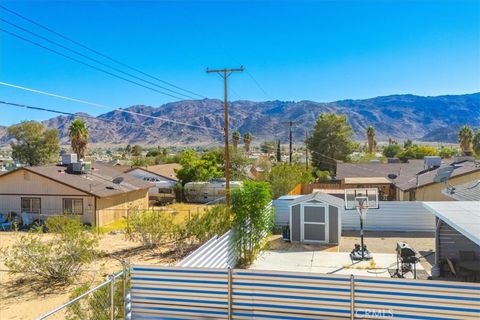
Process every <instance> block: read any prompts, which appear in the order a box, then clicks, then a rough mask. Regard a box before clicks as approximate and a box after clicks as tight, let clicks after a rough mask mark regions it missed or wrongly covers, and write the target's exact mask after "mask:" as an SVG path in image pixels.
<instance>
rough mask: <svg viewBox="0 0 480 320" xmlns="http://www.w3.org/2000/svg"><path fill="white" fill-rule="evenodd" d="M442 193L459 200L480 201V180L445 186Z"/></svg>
mask: <svg viewBox="0 0 480 320" xmlns="http://www.w3.org/2000/svg"><path fill="white" fill-rule="evenodd" d="M442 193H443V194H444V195H446V196H448V197H451V198H452V199H455V200H457V201H480V180H474V181H471V182H468V183H464V184H461V185H456V186H454V188H453V189H452V188H445V189H443V190H442Z"/></svg>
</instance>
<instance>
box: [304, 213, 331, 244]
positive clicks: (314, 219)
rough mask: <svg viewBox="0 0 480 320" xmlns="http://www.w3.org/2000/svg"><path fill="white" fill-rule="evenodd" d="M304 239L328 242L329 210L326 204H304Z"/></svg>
mask: <svg viewBox="0 0 480 320" xmlns="http://www.w3.org/2000/svg"><path fill="white" fill-rule="evenodd" d="M302 226H303V227H302V241H309V242H328V212H327V207H326V206H325V205H308V204H307V205H303V206H302Z"/></svg>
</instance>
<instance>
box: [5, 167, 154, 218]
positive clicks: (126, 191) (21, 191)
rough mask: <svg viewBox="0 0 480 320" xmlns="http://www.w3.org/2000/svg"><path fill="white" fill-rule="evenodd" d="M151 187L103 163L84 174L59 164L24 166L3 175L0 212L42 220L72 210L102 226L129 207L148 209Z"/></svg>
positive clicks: (119, 216)
mask: <svg viewBox="0 0 480 320" xmlns="http://www.w3.org/2000/svg"><path fill="white" fill-rule="evenodd" d="M115 178H118V179H115ZM113 180H115V182H116V183H114V182H113ZM149 187H150V185H149V184H148V183H147V182H145V181H142V180H140V179H137V178H135V177H132V176H130V175H126V174H121V173H119V172H118V171H117V170H115V169H113V168H111V167H108V166H104V165H100V164H94V165H93V166H92V170H91V171H89V172H88V173H82V174H78V173H69V172H67V170H66V167H64V166H58V165H45V166H37V167H24V168H19V169H17V170H14V171H10V172H7V173H5V174H2V175H0V213H8V212H16V213H20V212H28V213H31V214H32V215H34V217H35V218H42V219H43V218H44V217H45V216H48V215H59V214H63V213H70V214H76V215H80V216H81V217H82V221H83V222H85V223H90V224H91V225H96V226H102V225H105V224H108V223H111V222H113V221H115V220H117V219H119V218H121V217H122V216H125V215H126V214H127V211H128V210H131V209H146V208H148V188H149Z"/></svg>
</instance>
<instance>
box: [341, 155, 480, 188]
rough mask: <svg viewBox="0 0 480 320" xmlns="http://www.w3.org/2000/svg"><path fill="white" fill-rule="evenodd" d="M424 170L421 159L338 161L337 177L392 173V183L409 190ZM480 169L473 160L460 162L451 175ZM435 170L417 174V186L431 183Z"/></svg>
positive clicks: (446, 162)
mask: <svg viewBox="0 0 480 320" xmlns="http://www.w3.org/2000/svg"><path fill="white" fill-rule="evenodd" d="M452 162H453V161H452V160H443V161H442V167H443V166H447V165H450V164H451V163H452ZM423 170H424V163H423V160H410V161H409V162H407V163H339V164H337V176H336V177H337V179H343V178H356V177H388V175H389V174H391V173H394V174H396V175H397V176H398V177H397V178H396V179H395V181H394V184H395V186H396V187H397V188H399V189H401V190H409V189H412V188H415V187H416V186H417V177H416V175H417V173H419V172H421V171H423ZM476 171H480V166H476V164H475V162H473V161H466V162H463V163H460V164H459V165H458V166H457V168H456V169H455V170H454V171H453V174H452V177H455V176H459V175H462V174H466V173H471V172H476ZM436 173H437V170H436V169H435V170H431V171H429V172H426V173H423V174H421V175H419V176H418V186H424V185H427V184H430V183H433V178H434V177H435V175H436Z"/></svg>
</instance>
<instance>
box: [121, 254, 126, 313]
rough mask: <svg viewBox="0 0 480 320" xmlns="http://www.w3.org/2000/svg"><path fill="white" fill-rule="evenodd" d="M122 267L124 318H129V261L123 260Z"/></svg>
mask: <svg viewBox="0 0 480 320" xmlns="http://www.w3.org/2000/svg"><path fill="white" fill-rule="evenodd" d="M122 267H123V277H122V287H123V289H122V293H123V319H127V262H126V261H125V260H123V261H122Z"/></svg>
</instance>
